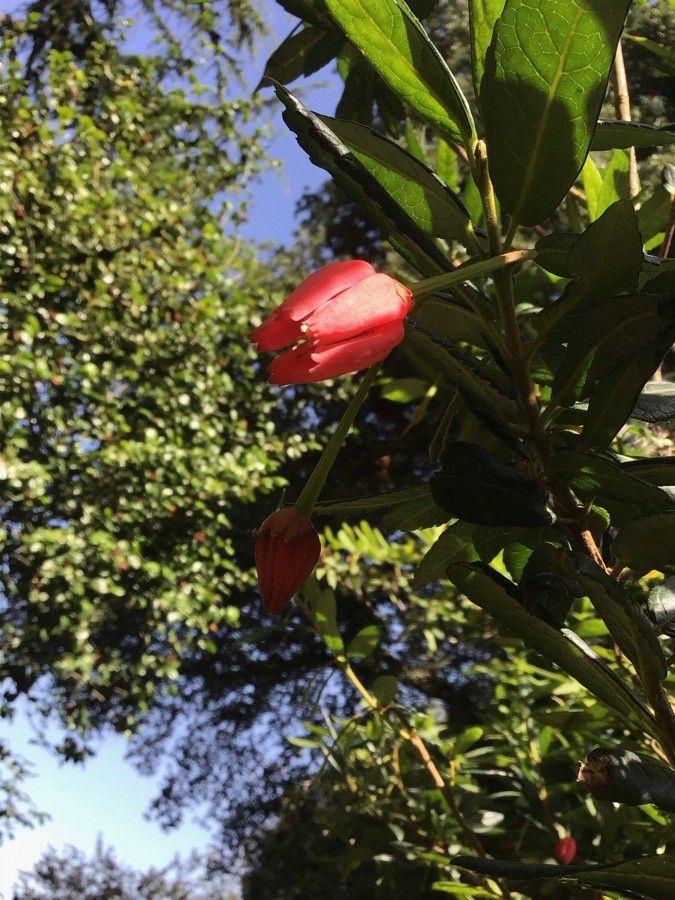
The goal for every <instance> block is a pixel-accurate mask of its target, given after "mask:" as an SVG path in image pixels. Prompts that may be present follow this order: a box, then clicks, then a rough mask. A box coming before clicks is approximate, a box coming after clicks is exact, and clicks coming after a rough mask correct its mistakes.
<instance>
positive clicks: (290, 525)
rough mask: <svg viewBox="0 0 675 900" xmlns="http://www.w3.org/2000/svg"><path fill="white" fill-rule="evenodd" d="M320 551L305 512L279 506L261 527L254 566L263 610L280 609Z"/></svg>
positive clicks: (305, 575) (296, 588)
mask: <svg viewBox="0 0 675 900" xmlns="http://www.w3.org/2000/svg"><path fill="white" fill-rule="evenodd" d="M320 553H321V541H320V540H319V535H318V534H317V533H316V530H315V529H314V526H313V525H312V523H311V522H310V520H309V519H308V517H307V516H306V515H304V514H303V513H301V512H299V511H298V510H297V509H295V508H294V507H286V508H285V509H278V510H277V511H276V512H273V513H272V515H271V516H268V517H267V518H266V519H265V521H264V522H263V523H262V525H261V526H260V529H259V531H258V535H257V537H256V541H255V567H256V569H257V571H258V586H259V588H260V596H261V597H262V602H263V606H264V607H265V611H266V612H268V613H270V615H276V614H277V613H280V612H282V611H283V610H284V609H285V608H286V606H288V603H289V601H290V599H291V597H292V596H293V595H294V594H296V593H297V592H298V591H299V590H300V588H301V587H302V585H303V584H304V583H305V581H307V579H308V578H309V576H310V575H311V573H312V570H313V569H314V566H315V565H316V564H317V561H318V559H319V554H320Z"/></svg>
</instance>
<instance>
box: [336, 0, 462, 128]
mask: <svg viewBox="0 0 675 900" xmlns="http://www.w3.org/2000/svg"><path fill="white" fill-rule="evenodd" d="M324 2H325V6H326V8H327V9H328V12H329V13H330V15H331V16H332V17H333V19H334V20H335V22H336V23H337V24H338V25H339V27H340V28H342V30H343V31H344V33H345V35H346V36H347V37H348V38H349V40H350V41H351V42H352V43H353V44H354V45H355V46H356V47H358V49H359V50H360V51H361V53H363V55H364V56H365V58H366V59H367V60H368V62H369V63H370V64H371V65H372V67H373V68H374V69H375V70H376V71H377V72H379V74H380V75H381V76H382V78H383V79H384V80H385V81H386V82H387V84H388V85H389V86H390V87H391V89H392V90H393V91H394V92H395V93H396V94H398V96H399V97H400V98H401V100H403V101H404V102H405V103H407V104H408V105H409V106H410V108H411V109H412V110H413V111H414V112H415V113H416V115H418V116H419V117H420V118H421V119H423V120H424V121H426V122H429V124H431V125H433V126H435V127H436V128H438V129H439V130H440V131H441V133H443V134H446V135H448V136H449V137H450V138H453V139H454V138H457V137H460V136H462V137H465V138H469V137H470V136H471V135H472V134H473V133H474V124H473V119H472V116H471V111H470V109H469V105H468V103H467V101H466V98H465V97H464V95H463V94H462V91H461V89H460V87H459V85H458V84H457V82H456V80H455V78H454V76H453V74H452V72H451V71H450V69H448V67H447V65H446V64H445V61H444V60H443V58H442V56H441V55H440V53H439V52H438V50H437V49H436V47H435V46H434V45H433V43H432V42H431V40H430V39H429V37H428V35H427V34H426V32H425V31H424V28H423V27H422V25H421V24H420V22H419V21H418V19H417V18H416V17H415V16H414V15H413V13H412V12H411V10H410V8H409V7H408V6H407V5H406V3H404V2H403V0H378V2H377V3H370V2H367V0H324Z"/></svg>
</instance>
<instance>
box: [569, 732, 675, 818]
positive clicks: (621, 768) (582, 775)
mask: <svg viewBox="0 0 675 900" xmlns="http://www.w3.org/2000/svg"><path fill="white" fill-rule="evenodd" d="M577 783H578V784H581V785H582V786H583V787H584V788H586V789H587V790H588V791H589V793H591V794H592V795H593V796H594V797H597V798H598V799H599V800H609V801H610V802H614V803H626V804H628V805H629V806H642V804H644V803H653V804H654V806H657V807H658V808H659V809H663V810H666V812H675V769H672V768H671V767H670V766H668V765H666V764H665V763H662V762H661V761H660V760H658V759H654V758H653V757H651V756H644V755H643V754H641V753H633V751H632V750H623V749H620V750H602V749H600V748H599V747H597V748H596V749H595V750H591V752H590V753H589V754H588V756H587V757H586V759H585V760H584V762H583V763H581V767H580V769H579V775H578V777H577Z"/></svg>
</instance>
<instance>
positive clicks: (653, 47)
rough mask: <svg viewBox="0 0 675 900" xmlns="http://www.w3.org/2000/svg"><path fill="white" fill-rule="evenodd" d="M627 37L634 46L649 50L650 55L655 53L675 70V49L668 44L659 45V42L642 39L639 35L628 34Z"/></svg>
mask: <svg viewBox="0 0 675 900" xmlns="http://www.w3.org/2000/svg"><path fill="white" fill-rule="evenodd" d="M626 37H627V38H628V40H629V41H632V42H633V43H634V44H637V45H638V46H639V47H642V48H643V49H645V50H649V52H650V53H653V54H654V55H655V56H658V57H659V58H660V59H665V61H666V62H668V63H670V64H671V65H672V66H673V68H675V49H674V48H673V47H671V46H667V45H666V44H659V42H658V41H652V40H650V38H646V37H642V35H639V34H626Z"/></svg>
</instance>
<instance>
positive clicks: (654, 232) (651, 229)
mask: <svg viewBox="0 0 675 900" xmlns="http://www.w3.org/2000/svg"><path fill="white" fill-rule="evenodd" d="M671 203H672V200H671V197H670V194H669V193H668V191H667V190H666V189H665V188H664V187H663V186H662V185H657V187H656V188H655V190H654V193H653V194H652V196H651V197H649V198H648V199H647V200H645V201H644V203H643V204H642V206H641V207H640V209H639V210H638V214H637V216H638V223H639V226H640V234H641V235H642V240H643V241H644V243H645V245H646V244H649V243H651V241H652V240H653V239H654V238H655V237H656V238H657V239H658V241H659V243H661V239H662V238H661V236H662V235H663V233H664V232H665V230H666V226H667V224H668V217H669V215H670V206H671Z"/></svg>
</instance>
